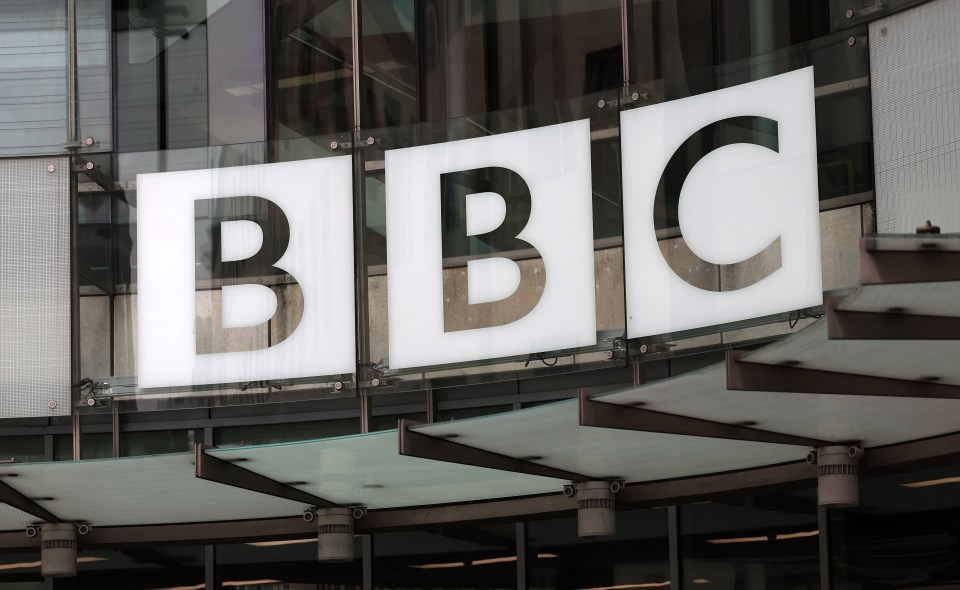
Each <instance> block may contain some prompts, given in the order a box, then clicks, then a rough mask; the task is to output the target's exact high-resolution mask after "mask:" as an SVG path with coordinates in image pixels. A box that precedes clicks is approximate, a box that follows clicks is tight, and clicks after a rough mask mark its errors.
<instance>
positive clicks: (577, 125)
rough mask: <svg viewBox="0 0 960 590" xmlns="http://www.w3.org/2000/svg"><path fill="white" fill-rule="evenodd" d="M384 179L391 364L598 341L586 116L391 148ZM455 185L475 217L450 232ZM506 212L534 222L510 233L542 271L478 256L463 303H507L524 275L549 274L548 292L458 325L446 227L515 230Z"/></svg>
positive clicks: (464, 231)
mask: <svg viewBox="0 0 960 590" xmlns="http://www.w3.org/2000/svg"><path fill="white" fill-rule="evenodd" d="M386 182H387V227H388V231H387V233H388V236H387V284H388V305H389V351H390V367H391V368H393V369H402V368H405V367H420V366H427V365H437V364H446V363H456V362H464V361H472V360H479V359H487V358H496V357H504V356H511V355H521V354H528V353H535V352H542V351H549V350H559V349H565V348H574V347H578V346H587V345H592V344H595V343H596V311H595V302H594V297H595V295H594V261H593V220H592V193H591V176H590V122H589V121H587V120H583V121H575V122H572V123H564V124H561V125H553V126H549V127H542V128H538V129H531V130H527V131H518V132H514V133H504V134H502V135H494V136H488V137H482V138H476V139H466V140H461V141H454V142H449V143H443V144H437V145H426V146H419V147H412V148H406V149H398V150H392V151H388V152H386ZM445 183H447V184H445ZM464 183H466V184H468V185H470V184H471V183H472V186H474V187H475V190H473V191H472V192H471V190H469V188H467V189H464V188H463V186H464ZM454 185H455V186H456V187H458V188H457V189H456V190H459V191H461V193H462V194H461V195H460V196H459V197H456V196H455V197H454V198H461V197H462V200H464V201H465V202H463V203H461V204H462V205H463V211H464V215H465V216H466V220H465V223H461V224H459V225H457V224H451V223H447V224H446V229H445V227H444V226H445V224H444V218H443V215H444V211H445V210H449V208H450V207H451V204H452V203H453V201H451V200H449V199H450V195H448V194H446V193H445V192H444V191H445V190H447V189H446V188H444V187H450V186H454ZM507 186H509V187H511V189H516V188H517V187H518V186H520V187H522V190H521V196H520V197H519V198H518V197H517V196H516V194H514V195H513V196H511V198H510V199H504V197H503V195H502V194H501V193H503V192H505V191H503V190H501V188H502V187H507ZM450 190H453V189H450ZM444 207H447V209H444ZM508 210H512V211H513V216H512V217H511V219H516V218H517V217H521V218H525V219H526V220H527V221H526V224H525V225H523V226H522V231H519V233H516V234H515V235H509V236H502V237H503V238H504V239H506V240H508V241H509V240H513V243H514V244H518V246H517V248H518V249H524V250H528V251H531V252H535V253H534V255H533V257H534V258H542V261H543V267H542V274H541V273H540V271H539V269H538V270H537V271H535V272H534V271H530V272H528V273H527V275H526V276H525V275H524V272H523V271H522V270H521V266H520V265H518V264H517V263H516V262H514V261H513V260H509V259H506V258H502V257H496V256H492V257H491V256H488V257H484V258H480V259H476V260H470V261H469V262H468V263H467V269H466V272H467V283H468V288H467V300H468V305H467V308H466V309H467V310H468V313H469V310H470V309H471V308H474V307H476V306H482V305H486V304H492V303H495V302H498V301H506V300H507V299H508V298H509V297H510V296H511V295H512V294H513V293H516V292H517V291H518V289H519V288H520V286H521V282H522V281H530V282H537V281H542V291H540V297H539V299H536V300H535V301H536V303H535V304H534V305H533V306H532V308H531V309H529V310H527V309H522V310H521V313H522V315H521V316H520V317H518V318H517V319H514V320H512V321H510V322H508V323H503V324H501V325H492V326H486V327H478V328H472V329H451V328H450V327H449V326H446V325H445V323H444V307H445V305H449V304H450V303H451V302H450V301H449V299H450V297H449V296H445V293H444V280H443V258H444V250H443V248H444V246H443V243H444V239H445V236H444V232H447V236H446V239H447V240H450V239H453V238H461V237H462V238H464V239H466V238H467V236H477V235H480V234H485V233H486V234H489V233H491V232H496V231H498V229H500V228H505V227H506V226H505V225H504V220H505V219H506V218H507V217H508ZM451 232H453V233H457V234H458V235H454V236H451V235H449V234H450V233H451ZM523 268H529V267H528V266H524V267H523ZM537 285H538V287H537V288H538V289H539V288H540V283H537ZM521 303H522V302H518V304H521Z"/></svg>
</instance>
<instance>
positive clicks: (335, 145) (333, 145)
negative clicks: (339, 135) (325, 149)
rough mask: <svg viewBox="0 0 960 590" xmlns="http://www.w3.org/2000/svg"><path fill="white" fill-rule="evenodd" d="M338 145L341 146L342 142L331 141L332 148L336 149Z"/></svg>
mask: <svg viewBox="0 0 960 590" xmlns="http://www.w3.org/2000/svg"><path fill="white" fill-rule="evenodd" d="M338 147H340V144H339V143H337V142H335V141H331V142H330V149H332V150H335V149H337V148H338Z"/></svg>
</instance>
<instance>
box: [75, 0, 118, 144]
mask: <svg viewBox="0 0 960 590" xmlns="http://www.w3.org/2000/svg"><path fill="white" fill-rule="evenodd" d="M110 49H111V47H110V3H109V1H108V0H80V1H78V2H77V93H78V96H77V102H78V113H77V115H78V118H79V127H80V128H79V131H80V136H79V140H80V141H81V142H84V147H83V148H82V149H83V150H88V149H94V150H109V149H110V148H111V147H112V145H113V129H112V127H111V124H110V123H111V118H112V114H111V111H112V105H113V101H112V100H111V93H112V88H113V78H112V76H111V68H112V62H113V56H112V54H111V51H110ZM87 138H90V139H93V144H92V145H89V146H87V145H86V142H85V141H84V140H86V139H87Z"/></svg>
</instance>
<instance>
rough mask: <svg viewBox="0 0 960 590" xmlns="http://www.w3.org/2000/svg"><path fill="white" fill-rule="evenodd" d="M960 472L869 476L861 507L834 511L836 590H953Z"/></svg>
mask: <svg viewBox="0 0 960 590" xmlns="http://www.w3.org/2000/svg"><path fill="white" fill-rule="evenodd" d="M958 521H960V470H958V469H957V468H956V467H942V468H937V469H928V470H924V471H917V472H913V473H906V474H897V475H891V476H886V477H878V478H870V479H863V480H861V482H860V505H859V506H858V507H855V508H848V509H843V510H831V511H830V547H831V556H830V558H831V572H832V577H833V585H834V586H833V587H834V588H836V589H837V590H880V589H887V588H950V587H951V586H955V585H956V581H957V580H958V579H960V561H958V560H957V545H958V543H960V532H958V528H957V526H956V523H957V522H958Z"/></svg>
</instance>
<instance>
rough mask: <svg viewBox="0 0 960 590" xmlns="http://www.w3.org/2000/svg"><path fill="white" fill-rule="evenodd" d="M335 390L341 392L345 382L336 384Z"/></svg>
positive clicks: (334, 385)
mask: <svg viewBox="0 0 960 590" xmlns="http://www.w3.org/2000/svg"><path fill="white" fill-rule="evenodd" d="M333 388H334V389H335V390H337V391H340V390H341V389H343V382H342V381H337V382H336V383H334V384H333Z"/></svg>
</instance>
